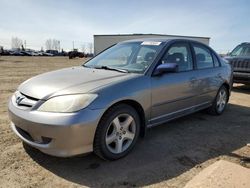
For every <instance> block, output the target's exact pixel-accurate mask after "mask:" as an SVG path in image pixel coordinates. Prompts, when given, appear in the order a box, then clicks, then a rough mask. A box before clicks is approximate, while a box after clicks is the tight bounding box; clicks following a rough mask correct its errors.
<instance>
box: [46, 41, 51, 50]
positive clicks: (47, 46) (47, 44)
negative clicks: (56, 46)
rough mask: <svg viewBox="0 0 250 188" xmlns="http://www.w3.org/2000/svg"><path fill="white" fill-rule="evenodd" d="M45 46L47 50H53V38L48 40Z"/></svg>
mask: <svg viewBox="0 0 250 188" xmlns="http://www.w3.org/2000/svg"><path fill="white" fill-rule="evenodd" d="M45 48H46V50H52V40H51V39H48V40H46V42H45Z"/></svg>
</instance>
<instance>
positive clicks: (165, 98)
mask: <svg viewBox="0 0 250 188" xmlns="http://www.w3.org/2000/svg"><path fill="white" fill-rule="evenodd" d="M160 63H177V64H178V66H179V68H178V72H175V73H166V74H163V75H161V76H153V77H151V87H152V111H151V124H155V123H157V122H162V121H166V120H168V119H171V118H172V117H174V116H176V115H178V113H180V114H182V112H183V110H185V109H189V108H190V107H192V106H193V105H195V104H196V98H195V96H196V95H197V93H196V92H197V82H196V75H195V70H194V66H193V58H192V53H191V49H190V45H189V44H188V43H186V42H176V43H174V44H172V45H171V46H170V47H169V48H168V49H167V50H166V52H165V54H164V56H163V58H162V59H161V60H160V62H159V64H160Z"/></svg>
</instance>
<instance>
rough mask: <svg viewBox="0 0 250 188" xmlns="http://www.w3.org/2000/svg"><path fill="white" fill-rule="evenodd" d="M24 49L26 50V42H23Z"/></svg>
mask: <svg viewBox="0 0 250 188" xmlns="http://www.w3.org/2000/svg"><path fill="white" fill-rule="evenodd" d="M24 48H25V49H26V40H24Z"/></svg>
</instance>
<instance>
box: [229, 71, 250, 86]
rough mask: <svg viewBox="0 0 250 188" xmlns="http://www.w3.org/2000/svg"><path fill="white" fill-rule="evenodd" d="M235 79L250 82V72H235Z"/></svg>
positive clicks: (236, 81)
mask: <svg viewBox="0 0 250 188" xmlns="http://www.w3.org/2000/svg"><path fill="white" fill-rule="evenodd" d="M233 81H234V82H235V83H243V84H244V83H246V84H250V72H233Z"/></svg>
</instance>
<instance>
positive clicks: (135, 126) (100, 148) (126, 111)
mask: <svg viewBox="0 0 250 188" xmlns="http://www.w3.org/2000/svg"><path fill="white" fill-rule="evenodd" d="M139 133H140V118H139V115H138V113H137V111H136V110H135V109H134V108H133V107H131V106H129V105H127V104H120V105H116V106H113V107H111V108H110V109H109V110H108V111H107V112H106V113H105V114H104V115H103V117H102V118H101V120H100V122H99V124H98V126H97V129H96V133H95V138H94V153H95V154H96V155H98V156H99V157H101V158H103V159H105V160H117V159H119V158H122V157H124V156H126V155H127V154H128V153H129V152H130V151H131V150H132V149H133V147H134V146H135V144H136V142H137V140H138V137H139Z"/></svg>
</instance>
